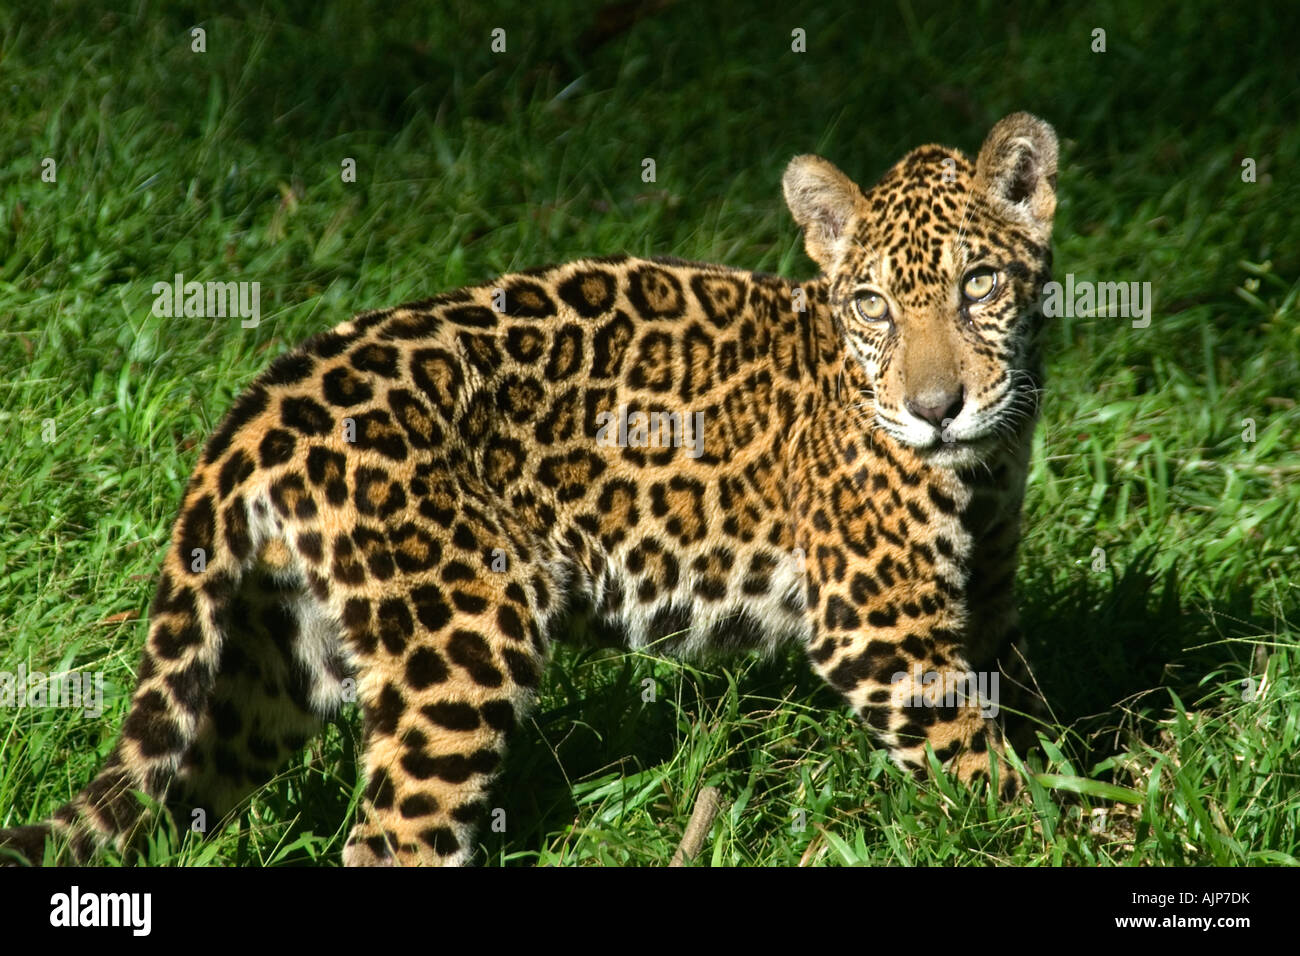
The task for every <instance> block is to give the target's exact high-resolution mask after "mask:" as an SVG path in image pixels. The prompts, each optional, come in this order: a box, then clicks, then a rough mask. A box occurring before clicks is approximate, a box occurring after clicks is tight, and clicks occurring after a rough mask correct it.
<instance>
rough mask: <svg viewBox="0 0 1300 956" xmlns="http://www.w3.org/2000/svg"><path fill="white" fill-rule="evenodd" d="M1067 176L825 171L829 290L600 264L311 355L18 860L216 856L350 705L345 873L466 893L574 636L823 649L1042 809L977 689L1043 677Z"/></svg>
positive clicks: (1008, 793)
mask: <svg viewBox="0 0 1300 956" xmlns="http://www.w3.org/2000/svg"><path fill="white" fill-rule="evenodd" d="M1057 158H1058V145H1057V139H1056V135H1055V133H1054V131H1053V129H1052V127H1051V126H1050V125H1048V124H1047V123H1046V122H1044V121H1043V120H1041V119H1038V118H1036V117H1034V116H1031V115H1029V114H1027V113H1016V114H1013V115H1010V116H1007V117H1006V118H1004V119H1002V120H1001V121H1000V122H998V123H997V124H996V125H994V126H993V128H992V130H991V131H990V132H989V134H988V136H987V138H986V139H985V141H984V143H983V144H982V146H981V148H980V150H979V152H978V155H977V156H976V158H975V159H974V160H973V161H972V160H971V159H970V158H969V157H967V156H966V155H965V154H963V153H962V152H960V151H958V150H955V149H950V148H946V147H942V146H937V145H928V146H922V147H920V148H918V149H915V150H913V151H911V152H909V153H908V154H906V155H905V156H904V157H903V158H902V159H901V160H900V161H899V162H898V163H897V164H896V165H894V166H893V167H892V168H891V169H889V170H888V172H886V173H885V175H884V176H883V178H881V179H880V180H879V182H877V183H876V184H875V185H874V186H872V187H870V188H869V189H865V190H863V189H861V188H860V187H859V186H857V185H856V184H855V183H854V182H853V181H852V180H851V179H849V178H848V177H847V176H846V175H845V174H844V173H842V172H841V171H840V170H839V169H838V168H836V167H835V166H834V165H832V164H831V163H830V162H828V161H827V160H825V159H822V158H819V157H817V156H812V155H803V156H796V157H795V158H794V159H793V160H791V161H790V163H789V165H788V167H787V168H786V170H785V173H784V177H783V181H782V185H783V191H784V196H785V200H786V203H787V205H788V207H789V210H790V213H791V214H792V216H793V218H794V220H795V222H796V224H797V225H798V226H799V227H800V228H801V229H802V233H803V242H804V246H805V248H806V250H807V253H808V256H809V257H810V259H811V260H812V261H813V262H814V263H815V264H816V266H817V267H818V270H819V271H818V274H817V275H816V276H815V277H813V278H809V279H806V280H802V281H795V280H791V279H787V278H783V277H780V276H776V275H768V274H762V273H757V272H751V271H744V270H741V269H737V268H731V267H727V266H722V265H710V264H702V263H692V262H686V261H682V260H679V259H671V258H650V259H642V258H632V257H626V256H623V257H610V258H590V259H582V260H579V261H574V262H569V263H567V264H563V265H557V266H550V267H546V268H539V269H533V270H530V271H525V272H520V273H516V274H510V275H505V276H502V277H500V278H498V279H495V280H494V281H491V282H488V283H485V284H482V285H478V286H474V287H472V288H465V289H460V290H457V291H452V292H446V293H443V294H441V295H437V296H435V297H433V298H430V299H427V300H425V301H422V302H417V303H412V304H408V305H403V306H398V307H395V308H388V309H383V310H380V311H371V312H365V313H361V314H359V315H356V316H355V317H353V318H351V319H350V320H348V321H345V322H343V323H342V324H341V325H338V326H336V327H335V328H333V329H332V330H330V331H326V332H324V333H322V334H318V335H316V336H315V337H313V338H311V339H309V340H308V341H307V342H305V343H304V344H302V345H301V346H300V347H298V348H296V349H293V350H292V351H289V352H287V353H285V354H283V355H282V356H280V357H279V358H277V359H276V360H275V361H273V362H272V363H271V364H270V366H269V367H268V368H267V369H266V370H265V371H264V372H263V373H262V374H261V375H260V377H258V378H257V379H256V380H255V381H254V382H253V383H252V384H251V385H250V386H249V387H248V388H247V390H246V391H244V392H243V393H242V395H241V396H240V397H239V398H238V400H237V401H236V402H235V403H234V406H233V407H232V408H231V409H230V411H229V413H228V414H227V415H226V416H225V418H224V420H223V421H222V423H221V424H220V426H219V427H218V428H217V429H216V431H215V433H213V434H212V435H211V436H210V437H209V439H208V440H207V443H206V445H205V446H204V447H203V449H202V451H201V454H200V456H199V459H198V462H197V465H196V466H195V468H194V471H193V473H192V475H191V477H190V479H189V482H188V485H187V487H186V488H185V491H184V497H183V503H182V506H181V510H180V514H179V517H178V518H177V520H176V523H175V526H174V528H173V531H172V534H171V547H170V549H169V551H168V552H167V554H166V556H165V557H164V559H163V564H162V569H161V575H160V581H159V583H158V587H157V592H156V596H155V597H154V599H153V602H152V605H151V608H150V619H149V625H148V637H147V645H146V647H145V649H144V654H143V657H142V659H141V661H140V665H139V670H138V675H137V677H138V684H137V686H136V688H135V690H134V693H133V695H132V698H131V702H130V705H129V709H128V712H127V716H126V718H125V723H124V725H123V726H122V728H121V734H120V737H119V739H118V741H117V744H116V746H115V748H114V749H113V751H112V753H111V756H110V757H109V758H108V759H107V761H106V763H105V765H104V766H103V769H102V770H101V771H100V772H99V774H98V775H97V776H95V777H94V779H93V780H92V781H91V782H90V783H89V785H88V786H87V787H86V788H85V789H84V790H83V791H81V792H80V793H78V794H77V795H75V796H74V797H73V798H72V799H71V801H70V802H68V803H67V804H66V805H65V806H63V807H62V808H61V809H59V810H57V811H56V812H55V813H54V814H53V816H52V817H51V818H50V819H48V820H46V821H44V822H40V823H35V824H29V825H25V826H18V827H14V828H11V829H7V830H3V831H0V846H3V848H4V852H7V853H8V855H9V856H10V858H11V859H15V860H19V861H22V860H25V861H27V862H30V863H36V864H39V863H41V862H42V861H43V860H45V859H47V858H48V855H47V850H48V853H52V854H53V857H54V859H55V860H56V861H60V862H62V861H74V862H75V861H84V860H86V859H89V858H91V856H92V855H93V854H94V852H95V850H96V848H97V847H99V846H103V845H114V844H115V845H116V846H118V847H119V848H121V849H123V850H124V851H125V850H126V849H129V848H130V847H131V846H133V845H134V844H133V841H134V840H135V839H136V838H137V837H138V835H139V833H140V831H141V829H142V827H143V825H144V823H145V821H146V820H148V819H150V817H151V809H150V808H151V807H158V806H163V807H166V808H168V809H169V810H170V811H171V813H172V814H173V815H174V817H175V819H176V820H177V821H178V822H179V823H180V824H181V825H182V826H187V825H188V823H189V821H190V820H191V819H192V818H193V816H194V814H195V812H196V811H197V810H202V811H203V813H204V814H205V815H206V818H207V819H209V820H220V819H222V818H223V816H224V815H226V814H228V813H230V812H231V811H232V810H234V809H236V808H238V807H239V806H240V804H241V801H244V800H246V799H247V797H248V795H249V794H250V793H251V792H253V791H254V790H255V789H256V788H257V787H258V786H259V785H261V784H263V783H264V782H265V781H267V780H268V779H269V778H270V777H271V776H272V775H273V774H274V773H275V772H276V771H277V768H278V767H280V766H281V765H282V764H283V763H284V762H285V761H286V760H287V759H288V758H289V757H290V756H292V755H293V754H294V753H295V752H297V751H299V750H300V749H301V748H303V747H304V746H305V744H306V742H307V741H308V740H309V738H310V737H311V736H312V735H313V734H315V733H316V732H317V731H318V729H319V728H320V727H321V724H322V721H325V720H328V719H330V718H331V717H333V716H334V715H335V714H336V713H337V712H338V710H339V708H340V706H341V705H342V704H343V703H344V702H346V701H353V700H355V701H356V702H357V703H359V705H360V710H361V713H362V718H363V737H364V751H363V757H362V758H361V762H362V763H363V766H362V767H361V768H360V772H363V773H364V777H365V786H364V799H363V801H362V804H361V807H360V809H359V811H358V813H357V819H356V820H355V821H354V824H353V826H352V828H351V831H350V834H349V837H348V839H347V841H346V844H345V848H344V852H343V860H344V863H345V864H348V865H416V864H462V863H466V862H468V861H469V860H470V859H471V857H472V855H473V850H474V848H475V845H476V844H475V839H476V826H478V825H479V823H480V821H482V820H484V819H485V816H486V814H487V813H488V812H489V811H490V807H491V803H490V799H489V794H490V790H489V787H490V785H491V782H492V780H493V778H494V776H495V775H496V774H497V773H498V770H499V768H500V767H501V765H502V760H503V755H504V750H505V746H506V740H507V737H508V736H509V735H510V733H511V731H512V729H513V728H515V727H516V726H517V725H518V724H519V723H520V721H521V720H522V719H523V718H524V717H525V716H526V715H527V714H528V713H529V708H530V707H531V706H532V705H533V702H534V699H535V697H536V695H537V692H538V687H539V684H540V682H541V680H542V678H543V675H544V667H545V664H546V660H547V657H548V649H549V646H550V643H551V641H552V640H553V639H555V638H556V636H557V635H558V634H560V633H561V632H563V631H564V630H565V628H566V626H567V625H566V622H567V621H570V620H571V619H573V617H574V616H575V615H586V616H588V617H590V618H592V619H594V620H597V621H599V622H602V623H603V624H605V625H610V626H612V627H615V628H617V629H618V631H619V632H620V633H621V634H623V635H624V636H625V640H626V642H627V646H629V647H631V648H637V649H640V648H648V649H650V650H652V651H653V652H656V653H666V654H676V655H685V656H690V655H701V654H715V653H737V652H757V653H760V654H772V653H773V652H775V651H776V650H777V649H778V648H780V647H782V646H783V645H786V644H794V645H797V646H798V647H800V648H802V650H803V651H804V652H805V653H806V656H807V659H808V661H809V662H810V664H811V667H812V668H813V669H814V670H815V672H816V673H817V674H818V675H820V677H821V678H823V679H824V680H825V681H826V683H828V684H829V685H830V686H831V687H832V688H834V689H835V690H836V691H838V692H839V693H840V694H841V695H842V696H843V698H844V699H845V700H846V702H847V704H848V706H850V707H851V708H852V709H853V710H854V711H855V712H856V713H857V714H858V715H860V716H861V718H862V719H863V721H864V722H865V726H866V728H867V731H868V732H869V733H870V734H871V735H872V736H873V738H874V739H875V740H876V741H878V742H879V744H880V745H881V746H883V747H884V748H887V750H888V752H889V754H890V755H891V757H892V759H893V760H894V761H895V762H896V763H897V764H898V765H900V766H901V767H903V768H906V769H908V770H911V771H914V772H916V773H917V774H918V775H921V776H924V775H925V774H926V773H927V768H929V767H930V766H931V763H930V761H931V758H933V759H934V760H936V761H937V762H938V764H939V765H940V766H941V767H942V768H943V770H944V771H945V772H950V773H952V774H953V775H955V776H956V777H957V778H958V779H959V780H961V781H963V782H965V783H966V784H968V785H970V786H972V787H984V786H994V787H996V788H997V790H998V792H999V795H1000V796H1001V797H1003V798H1005V799H1012V798H1014V797H1015V795H1016V794H1017V791H1018V788H1019V787H1020V786H1021V783H1020V779H1019V777H1018V775H1017V773H1016V772H1015V771H1014V770H1013V769H1012V768H1013V764H1012V763H1011V762H1009V760H1008V758H1007V755H1008V752H1009V749H1010V748H1009V747H1008V742H1007V741H1008V737H1007V733H1006V731H1005V730H1004V728H1003V727H1002V726H1001V724H1000V721H999V719H998V716H997V714H996V710H997V709H998V708H997V706H996V704H997V702H996V701H995V700H990V694H989V693H987V684H985V683H980V684H979V689H978V690H976V689H974V688H975V686H976V685H975V681H974V679H973V675H981V676H982V675H986V674H998V673H1004V672H1005V673H1007V674H1008V675H1010V674H1011V673H1012V670H1013V669H1014V667H1015V663H1014V662H1015V661H1016V660H1018V659H1022V655H1019V654H1018V647H1019V643H1020V641H1021V631H1020V627H1019V623H1018V618H1017V613H1016V606H1015V600H1014V593H1013V592H1014V577H1015V571H1016V552H1017V547H1018V542H1019V537H1020V523H1021V504H1022V499H1023V495H1024V488H1025V481H1026V475H1027V469H1028V460H1029V453H1030V443H1031V436H1032V433H1033V430H1034V427H1035V423H1036V420H1037V418H1038V414H1039V405H1040V398H1041V394H1042V382H1043V369H1042V362H1043V357H1042V337H1043V330H1044V321H1043V317H1042V312H1041V309H1040V308H1039V307H1038V305H1037V303H1038V301H1039V294H1038V293H1039V290H1041V289H1042V287H1043V286H1044V284H1045V283H1046V282H1048V281H1049V280H1050V270H1051V248H1050V243H1051V231H1052V222H1053V218H1054V214H1055V208H1056V175H1057ZM1018 683H1023V681H1018ZM993 686H995V687H996V686H997V685H996V683H995V684H994V685H993ZM954 688H956V693H955V694H953V693H952V691H953V689H954ZM1003 716H1005V715H1003ZM47 843H48V844H49V846H48V847H47Z"/></svg>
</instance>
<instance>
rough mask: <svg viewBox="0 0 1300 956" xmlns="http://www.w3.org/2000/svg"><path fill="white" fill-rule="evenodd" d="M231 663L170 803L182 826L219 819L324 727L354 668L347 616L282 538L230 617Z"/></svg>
mask: <svg viewBox="0 0 1300 956" xmlns="http://www.w3.org/2000/svg"><path fill="white" fill-rule="evenodd" d="M223 631H224V632H225V634H226V640H225V644H224V646H223V648H222V654H221V663H220V667H219V670H218V673H217V679H216V681H215V683H214V685H213V688H212V693H211V695H210V696H209V699H208V701H207V704H206V706H205V707H204V710H203V715H202V717H201V719H200V721H199V725H198V728H197V733H196V738H195V741H194V743H193V744H192V745H191V746H190V748H189V749H188V750H187V751H186V752H185V755H184V756H183V758H182V760H181V767H180V771H179V772H178V774H177V780H176V782H175V783H174V784H173V787H172V793H171V795H170V798H169V801H168V804H169V809H170V810H171V811H172V814H173V816H174V818H175V819H176V821H177V823H178V825H184V826H186V827H190V828H198V827H197V826H196V825H199V824H201V825H202V827H212V826H214V825H216V824H217V823H218V822H219V821H220V820H221V819H222V818H223V817H224V816H225V815H226V814H227V813H228V812H230V811H231V810H232V809H234V808H236V807H237V806H238V805H239V804H240V803H242V801H243V800H245V799H246V798H247V797H248V795H249V794H250V793H251V792H252V791H253V790H254V789H255V788H257V787H258V786H261V785H262V784H265V783H266V782H267V781H269V780H270V779H271V778H272V777H273V776H274V774H275V773H276V772H277V770H279V768H280V767H282V766H283V765H284V764H285V762H286V761H287V760H288V758H289V757H290V756H291V755H292V754H293V753H294V752H296V751H298V750H301V749H302V747H303V746H304V745H305V743H306V742H307V741H308V740H309V739H310V738H312V737H314V736H315V735H316V734H317V733H318V732H319V730H320V727H321V722H322V719H323V718H328V717H329V716H331V715H333V713H334V712H335V711H336V710H337V709H338V706H339V704H340V703H341V702H342V700H343V699H344V696H345V686H346V685H345V683H344V682H345V681H346V680H348V678H349V675H350V668H349V666H348V664H347V663H346V661H345V659H344V656H343V642H342V639H341V632H340V629H339V627H338V624H337V621H335V620H332V619H331V618H330V616H329V615H328V613H326V611H325V609H324V607H323V606H322V605H321V604H320V603H319V602H318V601H317V600H316V599H315V597H314V596H313V595H312V594H311V593H310V591H309V589H308V587H307V584H306V581H305V580H304V579H303V577H302V576H301V574H300V573H298V572H297V571H296V570H295V569H294V568H293V567H292V565H291V564H289V563H288V558H287V552H286V550H285V549H284V547H283V545H282V544H281V543H280V542H278V541H276V542H272V544H271V545H270V546H269V547H268V548H267V549H266V551H265V560H263V561H262V562H259V564H258V565H257V567H256V568H255V569H254V570H253V571H251V572H250V573H249V574H248V575H246V576H245V579H244V580H243V581H242V582H241V586H240V589H239V591H238V593H237V594H236V596H235V597H234V599H233V600H232V601H231V603H230V606H229V609H228V611H227V613H226V615H225V617H224V621H223Z"/></svg>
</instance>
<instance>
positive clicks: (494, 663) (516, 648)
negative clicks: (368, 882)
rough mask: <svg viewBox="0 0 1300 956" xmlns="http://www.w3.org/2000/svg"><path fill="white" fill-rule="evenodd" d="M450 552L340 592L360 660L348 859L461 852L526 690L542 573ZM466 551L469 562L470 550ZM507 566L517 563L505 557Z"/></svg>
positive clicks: (534, 669)
mask: <svg viewBox="0 0 1300 956" xmlns="http://www.w3.org/2000/svg"><path fill="white" fill-rule="evenodd" d="M491 553H492V552H491V549H485V558H484V560H482V563H481V564H479V565H478V566H477V567H473V568H471V565H470V564H469V563H466V562H462V561H459V560H449V561H447V562H446V563H444V564H443V566H442V568H441V569H440V573H438V574H437V575H436V576H435V575H433V574H429V575H426V576H419V577H414V576H400V577H399V578H396V579H393V580H391V581H389V582H387V583H386V585H385V586H384V587H383V588H382V589H376V588H375V587H374V586H373V584H372V586H371V587H370V588H369V593H368V594H367V595H366V596H362V595H360V594H356V595H353V596H351V597H349V598H348V599H347V602H346V606H345V612H344V620H345V623H346V626H347V628H348V640H349V644H350V646H351V647H352V648H353V649H354V652H355V654H356V657H357V659H358V661H359V664H360V679H359V683H358V693H359V698H360V700H361V703H362V708H363V713H364V724H365V730H364V732H365V775H366V780H367V785H366V790H365V797H364V800H363V807H362V812H361V814H360V817H359V819H358V821H357V823H356V825H355V826H354V827H353V828H352V831H351V833H350V835H349V837H348V841H347V846H346V848H345V850H344V857H343V858H344V863H345V864H346V865H348V866H393V865H421V864H426V865H427V864H438V865H458V864H463V863H465V862H467V861H468V860H469V857H470V856H471V853H472V850H473V847H474V843H473V840H474V833H475V829H476V826H477V825H478V823H479V822H480V821H481V820H482V819H483V818H484V817H485V816H487V814H488V813H489V810H490V806H489V802H488V787H489V784H490V783H491V780H492V778H493V777H494V776H495V775H496V773H497V771H498V768H499V767H500V765H501V761H502V756H503V754H504V751H505V745H506V737H507V734H508V733H509V732H510V730H511V729H512V728H513V727H514V726H515V724H516V723H517V722H518V721H519V720H520V718H521V717H522V716H523V715H524V714H525V713H526V711H528V710H529V709H530V708H531V706H532V704H533V701H534V697H535V693H536V688H537V685H538V683H539V680H540V676H541V672H542V666H543V659H544V654H545V649H544V645H543V638H542V631H541V618H542V617H543V615H544V612H545V603H546V602H547V601H549V595H551V594H554V593H555V588H554V586H553V582H549V581H547V580H545V577H544V573H543V572H541V571H536V572H534V573H532V574H529V575H527V576H525V575H523V574H514V573H506V572H496V571H492V570H490V569H489V568H490V562H489V561H488V560H486V555H489V554H491ZM476 563H477V562H476ZM509 566H510V567H522V566H523V565H521V564H516V563H515V561H514V559H513V558H512V559H511V560H510V562H509Z"/></svg>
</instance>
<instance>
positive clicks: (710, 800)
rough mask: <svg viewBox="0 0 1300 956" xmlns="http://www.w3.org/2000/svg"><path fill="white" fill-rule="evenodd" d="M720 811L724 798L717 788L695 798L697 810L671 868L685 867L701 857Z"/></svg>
mask: <svg viewBox="0 0 1300 956" xmlns="http://www.w3.org/2000/svg"><path fill="white" fill-rule="evenodd" d="M720 809H722V796H721V794H719V793H718V788H717V787H705V788H704V789H703V790H701V791H700V795H699V796H698V797H696V798H695V809H694V810H692V811H691V819H690V820H689V821H687V824H686V832H685V833H683V834H682V842H681V845H680V846H679V847H677V852H676V853H674V854H673V858H672V860H671V861H670V862H669V864H668V865H669V866H685V864H686V861H687V860H694V859H695V858H696V857H697V856H699V853H700V850H702V849H703V848H704V841H705V840H707V839H708V837H709V828H710V827H712V826H713V818H714V817H716V816H717V815H718V811H719V810H720Z"/></svg>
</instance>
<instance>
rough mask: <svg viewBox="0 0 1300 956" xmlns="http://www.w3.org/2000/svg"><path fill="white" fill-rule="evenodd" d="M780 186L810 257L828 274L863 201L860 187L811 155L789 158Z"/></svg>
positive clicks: (819, 158) (828, 164) (829, 163)
mask: <svg viewBox="0 0 1300 956" xmlns="http://www.w3.org/2000/svg"><path fill="white" fill-rule="evenodd" d="M781 188H782V190H783V191H784V192H785V204H786V205H787V206H789V207H790V213H791V215H793V216H794V221H795V222H797V223H798V224H799V226H800V227H801V228H802V229H803V241H804V248H805V249H807V250H808V255H809V257H810V258H811V259H812V260H813V262H815V263H817V265H819V266H821V268H822V271H823V272H826V273H827V274H829V273H830V272H831V269H832V267H833V266H834V265H835V261H836V258H837V249H838V246H839V241H840V239H841V238H842V237H843V235H844V232H845V230H846V229H847V227H848V224H849V220H850V219H852V218H853V214H854V212H856V211H857V206H858V203H860V202H865V199H864V197H863V195H862V190H860V189H859V188H858V187H857V184H856V183H854V182H853V180H851V179H849V177H848V176H845V175H844V174H843V173H842V172H840V171H839V169H837V168H836V167H835V164H834V163H831V162H828V161H827V160H824V159H822V158H821V157H820V156H812V155H804V156H796V157H795V158H794V159H792V160H790V165H789V166H787V167H786V168H785V175H784V176H783V177H782V178H781Z"/></svg>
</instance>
